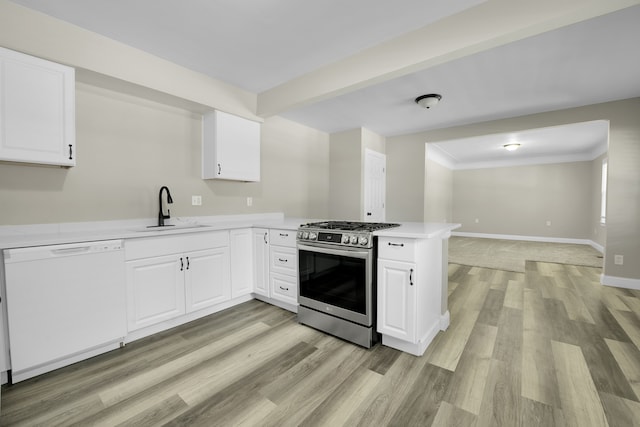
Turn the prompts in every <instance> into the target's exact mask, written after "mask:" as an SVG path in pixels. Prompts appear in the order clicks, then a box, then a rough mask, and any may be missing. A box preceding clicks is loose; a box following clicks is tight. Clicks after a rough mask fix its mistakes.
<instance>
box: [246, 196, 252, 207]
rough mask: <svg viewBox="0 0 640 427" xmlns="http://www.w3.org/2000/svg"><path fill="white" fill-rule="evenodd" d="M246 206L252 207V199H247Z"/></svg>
mask: <svg viewBox="0 0 640 427" xmlns="http://www.w3.org/2000/svg"><path fill="white" fill-rule="evenodd" d="M247 206H253V197H247Z"/></svg>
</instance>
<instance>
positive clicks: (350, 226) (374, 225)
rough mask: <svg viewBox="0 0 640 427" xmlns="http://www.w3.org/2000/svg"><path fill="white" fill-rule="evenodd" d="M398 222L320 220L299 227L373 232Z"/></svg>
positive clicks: (390, 226) (395, 225)
mask: <svg viewBox="0 0 640 427" xmlns="http://www.w3.org/2000/svg"><path fill="white" fill-rule="evenodd" d="M399 226H400V224H394V223H390V222H359V221H322V222H312V223H309V224H303V225H301V226H300V228H316V229H319V230H336V231H358V232H373V231H377V230H384V229H385V228H393V227H399Z"/></svg>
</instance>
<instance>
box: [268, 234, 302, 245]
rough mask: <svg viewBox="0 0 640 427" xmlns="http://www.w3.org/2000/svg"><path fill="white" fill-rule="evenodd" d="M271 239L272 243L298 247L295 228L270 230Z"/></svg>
mask: <svg viewBox="0 0 640 427" xmlns="http://www.w3.org/2000/svg"><path fill="white" fill-rule="evenodd" d="M269 239H270V240H269V243H271V244H272V245H278V246H288V247H290V248H295V247H296V232H295V230H270V231H269Z"/></svg>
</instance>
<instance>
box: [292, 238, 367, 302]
mask: <svg viewBox="0 0 640 427" xmlns="http://www.w3.org/2000/svg"><path fill="white" fill-rule="evenodd" d="M366 262H367V261H366V260H365V259H361V258H353V257H349V256H347V255H333V254H325V253H320V252H312V251H306V250H304V251H303V250H301V251H299V267H300V271H299V274H300V295H301V296H303V297H306V298H310V299H313V300H316V301H320V302H322V303H325V304H329V305H333V306H336V307H340V308H344V309H346V310H350V311H354V312H356V313H360V314H367V307H366V305H367V295H366V292H367V284H366V281H367V274H366V269H367V266H366Z"/></svg>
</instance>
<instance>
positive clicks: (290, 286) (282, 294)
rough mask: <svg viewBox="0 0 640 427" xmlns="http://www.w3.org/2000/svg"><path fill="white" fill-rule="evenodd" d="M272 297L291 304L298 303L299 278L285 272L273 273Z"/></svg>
mask: <svg viewBox="0 0 640 427" xmlns="http://www.w3.org/2000/svg"><path fill="white" fill-rule="evenodd" d="M271 297H272V298H275V299H279V300H281V301H285V302H288V303H291V304H297V303H298V282H297V279H296V278H295V277H291V276H285V275H283V274H278V273H271Z"/></svg>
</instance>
